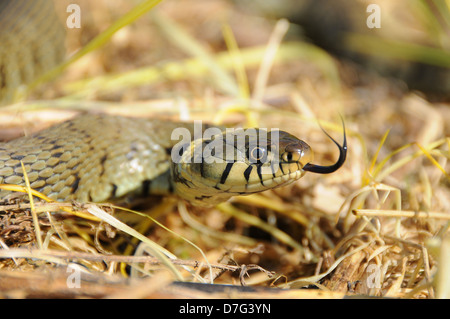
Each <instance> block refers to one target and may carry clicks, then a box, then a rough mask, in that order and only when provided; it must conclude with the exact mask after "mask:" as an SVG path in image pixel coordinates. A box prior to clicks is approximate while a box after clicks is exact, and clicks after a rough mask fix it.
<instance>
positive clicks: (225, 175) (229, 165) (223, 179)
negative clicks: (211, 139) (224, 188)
mask: <svg viewBox="0 0 450 319" xmlns="http://www.w3.org/2000/svg"><path fill="white" fill-rule="evenodd" d="M233 165H234V162H229V163H227V166H226V167H225V169H224V170H223V173H222V176H221V177H220V184H225V182H226V181H227V178H228V175H229V174H230V171H231V168H232V167H233Z"/></svg>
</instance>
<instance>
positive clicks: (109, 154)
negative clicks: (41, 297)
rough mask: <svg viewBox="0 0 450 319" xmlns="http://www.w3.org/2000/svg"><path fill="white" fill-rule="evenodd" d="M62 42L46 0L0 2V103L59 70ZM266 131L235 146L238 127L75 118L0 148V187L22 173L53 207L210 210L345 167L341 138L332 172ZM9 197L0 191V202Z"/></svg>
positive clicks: (289, 139)
mask: <svg viewBox="0 0 450 319" xmlns="http://www.w3.org/2000/svg"><path fill="white" fill-rule="evenodd" d="M63 42H64V28H63V27H61V25H60V23H59V21H58V18H57V16H56V13H55V11H54V8H53V5H52V3H51V2H50V1H47V0H34V1H29V0H15V1H3V2H0V43H2V45H1V46H0V101H3V102H4V101H8V100H11V99H12V97H13V96H14V95H15V94H16V93H17V92H16V89H18V88H19V87H20V86H21V85H23V84H27V83H29V82H30V81H33V79H35V78H36V76H38V75H39V74H42V73H44V72H45V71H47V70H49V69H51V68H52V67H53V66H54V65H56V64H58V63H59V62H60V61H61V59H62V57H63V56H64V44H63ZM180 128H181V129H184V130H186V131H187V132H188V133H189V135H190V136H191V137H194V138H193V139H189V140H187V141H184V143H183V144H182V145H181V146H182V147H181V148H177V149H176V150H175V151H174V148H175V146H179V143H178V141H177V140H174V139H172V133H173V132H174V130H175V129H180ZM204 129H206V127H205V128H204ZM274 132H275V131H274ZM274 132H268V131H265V130H260V129H255V130H254V131H251V132H249V134H247V135H245V134H244V135H245V138H244V140H243V143H241V144H239V143H237V142H236V138H237V139H239V138H240V137H242V134H241V133H242V131H236V132H234V133H232V134H231V135H229V136H226V134H228V133H226V132H225V131H222V130H220V129H219V130H218V131H216V133H215V134H213V135H210V136H208V137H203V136H202V137H201V138H196V137H195V128H194V125H193V124H188V123H178V122H173V121H167V120H161V119H136V118H127V117H121V116H110V115H83V116H79V117H77V118H74V119H72V120H69V121H66V122H63V123H61V124H58V125H56V126H54V127H51V128H49V129H46V130H43V131H41V132H38V133H36V134H34V135H32V136H27V137H22V138H18V139H15V140H12V141H9V142H5V143H0V184H15V185H25V175H26V176H27V178H28V180H29V182H30V186H31V188H33V189H36V190H38V191H40V192H41V193H43V194H45V195H47V196H48V197H50V198H51V199H54V200H59V201H63V200H77V201H81V202H87V201H93V202H103V201H109V200H114V199H117V198H122V197H124V196H127V195H129V194H133V195H135V194H138V195H144V196H145V195H146V194H148V193H152V194H153V193H155V194H169V193H173V194H175V195H177V196H179V197H180V198H183V199H185V200H188V201H189V202H191V203H193V204H197V205H214V204H216V203H219V202H222V201H225V200H227V199H228V198H230V197H232V196H234V195H245V194H251V193H255V192H260V191H264V190H267V189H271V188H275V187H279V186H282V185H286V184H289V183H291V182H293V181H295V180H297V179H298V178H300V177H301V176H303V175H304V173H305V172H306V171H310V172H316V173H322V174H323V173H331V172H334V171H335V170H337V169H338V168H339V167H340V166H341V165H342V164H343V163H344V161H345V157H346V151H347V149H346V147H347V146H346V140H345V132H344V143H343V146H341V145H339V144H338V143H336V142H335V143H336V145H337V146H338V147H339V151H340V156H339V159H338V160H337V162H336V163H335V164H334V165H331V166H318V165H314V164H312V163H311V161H312V159H313V157H312V151H311V148H310V147H309V146H308V145H307V144H306V143H305V142H303V141H301V140H299V139H297V138H296V137H294V136H292V135H290V134H288V133H286V132H282V131H279V136H278V135H277V136H278V137H279V139H275V135H274V134H275V133H274ZM267 134H268V135H267ZM263 136H264V138H261V137H263ZM225 137H227V138H225ZM330 138H331V137H330ZM275 140H276V141H275ZM333 141H334V140H333ZM275 142H276V143H275ZM211 145H216V148H217V146H222V147H224V148H226V147H230V149H231V150H232V151H233V152H232V153H233V154H232V155H231V157H230V156H228V154H225V155H226V156H225V155H224V154H219V153H218V152H215V151H214V152H209V151H208V150H209V148H210V146H211ZM220 148H221V147H218V148H217V149H220ZM199 154H200V155H199ZM175 158H177V160H176V161H175V160H174V159H175ZM22 164H23V165H24V168H25V172H26V174H24V172H23V168H22ZM9 193H10V192H9V191H6V190H0V198H3V197H4V196H6V195H8V194H9Z"/></svg>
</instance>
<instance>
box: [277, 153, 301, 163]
mask: <svg viewBox="0 0 450 319" xmlns="http://www.w3.org/2000/svg"><path fill="white" fill-rule="evenodd" d="M301 156H302V154H301V153H298V152H284V153H283V155H282V156H281V159H282V160H283V162H287V163H290V162H298V161H299V160H300V157H301Z"/></svg>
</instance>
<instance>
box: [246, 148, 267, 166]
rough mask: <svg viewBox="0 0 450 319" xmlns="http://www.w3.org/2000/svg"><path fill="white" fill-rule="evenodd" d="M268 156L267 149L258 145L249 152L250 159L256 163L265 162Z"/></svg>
mask: <svg viewBox="0 0 450 319" xmlns="http://www.w3.org/2000/svg"><path fill="white" fill-rule="evenodd" d="M266 156H267V151H266V149H265V148H263V147H259V146H256V147H254V148H253V149H252V150H251V151H250V152H249V158H248V159H249V160H250V161H251V162H255V163H261V162H263V160H264V158H265V157H266Z"/></svg>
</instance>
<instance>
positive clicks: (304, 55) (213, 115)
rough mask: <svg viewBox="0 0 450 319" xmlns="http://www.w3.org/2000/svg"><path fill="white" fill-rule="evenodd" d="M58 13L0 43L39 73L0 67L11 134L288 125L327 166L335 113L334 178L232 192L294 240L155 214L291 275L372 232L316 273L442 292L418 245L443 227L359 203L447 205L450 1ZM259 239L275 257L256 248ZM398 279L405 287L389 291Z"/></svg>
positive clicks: (433, 261) (216, 218)
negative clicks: (65, 126) (344, 145)
mask: <svg viewBox="0 0 450 319" xmlns="http://www.w3.org/2000/svg"><path fill="white" fill-rule="evenodd" d="M157 2H158V4H157V5H156V6H155V7H154V9H152V10H149V9H150V8H151V7H152V6H153V4H156V3H157ZM159 2H160V3H159ZM24 3H25V2H24ZM47 3H48V1H44V2H43V4H42V6H41V7H42V8H43V7H44V6H46V5H47ZM71 3H75V4H77V5H78V6H79V10H80V11H79V12H80V16H79V18H80V20H79V22H80V27H79V28H77V27H75V28H69V27H68V25H69V24H70V25H72V24H76V22H77V16H73V15H72V14H74V13H76V11H69V12H67V10H68V6H69V4H71ZM374 4H375V5H376V6H370V5H374ZM2 5H3V3H2ZM51 7H53V9H54V14H53V15H46V16H45V17H46V18H45V19H42V15H39V14H36V17H38V19H37V20H36V22H28V24H30V23H36V24H35V27H33V28H31V30H32V31H29V34H30V36H29V37H23V38H21V37H11V36H8V35H7V32H1V31H0V43H7V44H8V45H3V44H2V46H1V48H0V57H1V59H2V60H3V62H4V61H13V62H11V63H12V64H14V63H16V64H17V65H18V66H19V69H21V70H26V69H27V68H26V67H25V66H27V65H29V64H30V63H29V60H30V58H29V56H33V55H34V56H35V58H34V60H35V64H36V65H39V70H38V67H36V70H38V71H39V72H38V71H35V72H31V71H29V72H28V73H27V71H21V72H22V73H21V75H20V76H10V74H11V73H8V68H7V67H3V68H0V75H1V76H2V81H0V83H1V84H2V85H0V97H1V99H2V101H3V104H4V106H3V107H2V108H0V116H1V118H2V119H3V121H2V129H1V131H0V138H1V139H2V140H6V139H10V138H12V137H15V136H18V135H21V134H22V133H23V130H24V129H23V127H24V123H26V130H27V131H30V132H31V131H35V130H38V129H40V128H42V127H45V126H48V125H50V124H52V123H54V122H57V121H60V120H62V119H65V118H69V117H71V116H73V115H74V114H77V113H79V112H85V111H89V112H108V113H112V114H122V115H128V116H149V117H150V116H151V117H153V116H159V117H163V118H171V119H177V120H185V121H189V120H193V119H204V120H205V121H208V122H213V123H217V124H224V125H227V126H259V127H267V128H282V129H283V130H286V131H289V132H290V133H292V134H294V135H296V136H297V137H299V138H301V139H304V140H305V141H307V142H308V144H309V145H311V147H312V148H313V150H314V152H315V153H316V158H315V162H316V163H324V165H325V164H328V163H331V162H333V161H334V160H335V159H336V157H337V149H336V148H335V146H334V145H333V144H332V142H331V141H329V140H328V139H327V138H326V136H325V135H324V134H323V132H322V131H321V130H320V128H319V126H318V123H319V122H320V124H321V125H322V126H323V127H324V128H325V129H326V130H327V131H328V132H329V133H330V134H331V135H332V136H333V137H334V138H335V139H336V140H337V141H342V127H341V124H340V119H339V117H340V116H342V117H343V119H344V120H345V125H346V128H347V136H348V139H349V151H348V152H349V155H348V159H347V162H346V164H345V165H344V167H342V168H341V169H340V170H339V171H338V172H336V173H335V174H332V175H330V176H314V175H307V176H305V177H303V178H302V179H301V180H299V181H298V182H296V183H294V184H293V185H292V186H289V187H288V188H283V189H280V190H275V191H273V192H268V194H265V193H264V194H262V195H261V197H259V198H258V197H255V198H256V200H254V201H252V200H251V199H248V198H238V199H236V200H234V201H232V203H231V204H230V205H232V206H231V207H233V208H234V209H238V210H241V211H244V212H245V214H248V215H250V216H253V217H257V218H260V219H261V220H262V221H263V222H264V224H265V225H266V224H267V225H270V226H273V227H276V228H277V229H280V230H281V231H282V232H284V233H285V234H287V235H288V238H290V239H289V240H283V239H282V238H284V237H283V236H278V235H277V234H276V233H275V232H272V231H271V229H272V228H270V227H269V228H265V227H262V228H261V227H259V226H258V225H257V224H256V223H254V224H248V220H244V219H241V218H240V217H237V215H236V214H234V213H235V211H233V210H232V209H231V210H228V211H227V212H224V210H226V209H210V210H207V211H205V210H203V209H193V210H192V211H191V213H192V214H193V215H194V217H195V218H196V220H197V221H199V222H201V223H202V225H203V226H204V227H208V228H211V229H214V230H215V231H220V232H232V233H235V234H238V235H237V237H236V238H234V239H233V238H228V237H227V239H226V243H225V244H223V241H224V240H225V239H224V238H215V237H214V236H212V237H211V236H210V235H203V236H202V234H205V232H206V231H205V230H204V229H203V228H201V227H200V228H195V226H193V224H189V221H187V220H186V219H184V220H183V222H180V216H179V215H178V213H177V211H176V209H175V208H173V210H172V211H171V213H167V214H165V215H164V217H160V218H162V220H163V223H165V224H166V225H167V226H169V227H170V228H171V229H173V230H175V231H176V232H177V233H180V234H183V236H186V237H187V238H190V240H191V241H193V242H195V243H196V244H197V245H198V246H199V247H201V248H202V249H204V251H205V252H206V253H207V255H208V256H209V257H210V258H211V260H220V261H222V260H223V258H224V256H225V255H226V256H227V257H229V258H230V260H233V262H234V263H236V264H240V263H254V264H258V265H261V266H262V267H264V268H266V269H270V270H271V271H275V272H276V273H277V274H280V276H284V277H283V278H285V280H286V281H287V282H291V283H292V284H291V286H290V287H296V285H297V286H298V285H300V284H297V282H296V281H295V280H296V278H301V277H305V276H311V275H314V274H319V273H323V272H324V271H325V270H326V269H328V267H329V266H330V265H332V264H333V262H334V261H336V260H337V258H339V257H340V256H342V255H343V254H344V253H346V252H348V251H352V249H354V248H355V247H360V245H362V243H364V244H366V243H367V244H368V246H367V248H365V249H363V250H362V252H364V254H362V255H358V256H359V257H358V258H359V259H358V258H356V259H354V260H353V261H352V262H351V263H350V262H349V263H347V264H346V263H342V264H341V267H342V269H341V270H340V271H341V272H339V270H336V272H335V276H334V277H333V275H328V276H327V277H323V278H321V281H320V282H321V284H323V285H324V286H326V287H327V288H329V289H331V290H333V289H334V290H341V291H348V290H352V289H353V291H356V292H359V293H368V294H373V295H378V296H380V295H383V296H384V295H389V294H391V295H392V296H410V297H417V298H426V297H433V296H434V294H435V291H434V290H432V288H430V286H425V288H423V289H415V288H416V287H418V286H420V285H421V284H424V283H425V282H426V283H430V282H431V279H430V278H429V277H428V275H427V274H429V273H430V272H432V271H436V267H437V259H438V257H432V256H431V255H430V256H428V255H427V256H424V255H423V250H421V249H422V248H423V249H425V248H424V247H428V246H427V240H429V239H431V238H444V237H445V234H447V233H448V222H446V221H445V219H444V220H442V219H432V218H430V219H415V218H409V217H405V218H403V219H399V218H396V217H392V216H384V215H382V214H381V213H380V215H376V216H375V217H361V216H355V215H354V214H353V212H354V211H355V210H358V209H370V210H380V211H381V210H397V211H401V212H403V211H404V212H419V211H420V212H443V213H447V214H448V213H450V189H449V186H450V184H449V173H448V172H449V163H448V158H449V144H450V143H449V136H450V126H449V123H450V108H449V103H450V3H449V1H439V0H397V1H389V0H372V1H365V0H353V1H348V0H333V1H331V0H326V1H325V0H324V1H320V2H319V1H313V0H302V1H299V0H265V1H257V0H239V1H237V0H236V1H231V0H176V1H175V0H164V1H121V0H113V1H111V0H108V1H106V0H98V1H87V0H86V1H83V0H77V1H66V0H64V1H55V2H54V5H52V6H51ZM369 7H370V8H371V10H369V12H368V8H369ZM0 8H1V7H0ZM46 10H47V9H46ZM48 10H51V8H50V9H48ZM3 12H5V10H4V11H3ZM9 14H10V15H11V12H9ZM30 14H31V15H33V13H30ZM0 18H3V19H5V20H4V21H6V18H5V15H4V16H3V17H2V16H1V15H0ZM50 20H52V21H54V23H55V24H53V23H52V24H49V25H50V26H49V27H48V28H47V29H46V31H45V32H43V33H39V35H37V34H38V33H35V32H34V31H33V30H39V29H40V28H44V24H45V23H44V22H45V21H50ZM28 21H33V19H32V18H30V19H28ZM0 23H1V22H0ZM57 24H58V25H59V26H60V27H54V26H55V25H57ZM368 25H370V26H372V25H374V26H379V27H374V28H370V27H369V26H368ZM4 30H5V29H4ZM59 30H61V32H60V31H59ZM47 38H49V39H50V40H47ZM49 46H53V47H54V48H53V49H52V52H58V53H52V54H51V55H52V56H51V58H49V54H50V53H48V52H46V51H42V52H43V53H42V54H41V55H39V54H40V53H39V54H35V53H33V52H41V47H46V48H48V47H49ZM15 48H17V50H14V49H15ZM26 48H29V51H30V53H29V54H28V53H24V52H25V51H26V50H27V49H26ZM55 48H57V50H56V49H55ZM61 48H63V49H61ZM18 52H19V53H18ZM36 56H38V58H36ZM0 61H1V60H0ZM14 61H15V62H14ZM11 63H9V64H8V65H12V64H11ZM61 63H62V64H61ZM3 65H6V63H3ZM46 72H50V73H46ZM8 77H10V78H8ZM263 199H266V200H269V201H270V202H271V203H272V205H269V204H268V203H266V202H264V201H263ZM261 203H264V204H261ZM228 208H230V207H228ZM232 212H234V213H232ZM405 214H406V213H405ZM405 216H406V215H405ZM362 221H365V222H366V223H365V224H364V223H362ZM185 223H188V226H186V224H185ZM143 231H144V230H143ZM145 232H146V234H147V235H148V236H150V237H151V238H152V239H154V240H155V241H157V242H159V243H161V244H162V245H163V246H164V247H166V248H168V249H169V250H171V251H173V252H174V253H175V254H177V255H178V256H182V257H186V258H199V257H198V254H197V253H196V251H195V249H193V248H192V247H189V245H186V243H184V242H182V241H181V240H180V239H174V238H171V237H170V236H168V235H167V234H166V233H164V231H163V230H161V229H158V228H157V227H154V226H149V228H148V229H146V230H145ZM163 233H164V234H163ZM206 233H207V232H206ZM208 234H209V233H208ZM239 236H241V237H239ZM243 238H250V239H249V240H247V241H246V240H244V239H243ZM349 238H350V239H349ZM291 239H292V241H290V240H291ZM261 242H262V243H263V245H264V249H263V250H262V251H264V252H261V251H259V252H255V251H253V250H251V249H250V248H248V247H252V249H253V248H254V247H255V246H257V243H261ZM244 243H245V244H244ZM224 246H225V247H227V250H226V252H224V249H223V247H224ZM438 246H439V245H438ZM236 247H239V249H241V248H242V247H246V248H245V249H244V248H242V249H241V250H239V249H237V248H236ZM418 247H419V248H418ZM420 247H422V248H420ZM230 256H231V257H230ZM369 256H371V257H370V258H369ZM405 258H406V259H405ZM425 258H426V263H425V262H424V260H425ZM374 261H376V262H377V263H381V264H389V266H386V269H384V271H385V273H384V279H385V282H384V286H383V287H384V288H383V289H381V288H380V289H378V290H370V289H369V288H367V287H365V286H364V285H359V286H355V287H350V286H348V282H358V281H362V280H363V279H362V278H365V277H364V276H366V277H367V275H368V274H367V272H364V270H361V269H365V267H367V265H368V264H369V263H371V262H374ZM355 265H357V266H355ZM447 265H448V264H447ZM352 267H354V268H355V267H356V268H358V267H360V268H358V269H356V268H355V269H353V268H352ZM426 267H428V268H426ZM447 267H448V266H447ZM425 268H426V269H425ZM349 269H351V270H352V271H350V270H349ZM447 269H448V268H447ZM399 274H402V276H403V281H400V283H397V284H398V285H397V286H396V285H395V284H396V281H395V280H396V278H398V276H399ZM260 275H261V274H260V273H259V275H257V276H256V275H255V278H254V279H253V277H251V278H249V279H247V281H248V282H249V283H251V282H255V283H256V282H259V281H258V280H260V281H262V282H265V283H266V284H268V282H267V280H268V279H267V278H266V277H267V275H266V274H263V275H262V276H260ZM258 276H259V277H258ZM346 276H347V277H346ZM348 276H350V277H348ZM262 277H264V278H265V279H261V278H262ZM230 278H231V279H230ZM221 280H222V281H223V282H225V283H229V282H235V281H236V280H237V279H236V276H233V275H230V277H226V276H223V277H221ZM276 283H277V284H278V283H279V282H276ZM349 287H350V288H349ZM408 294H409V295H408Z"/></svg>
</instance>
